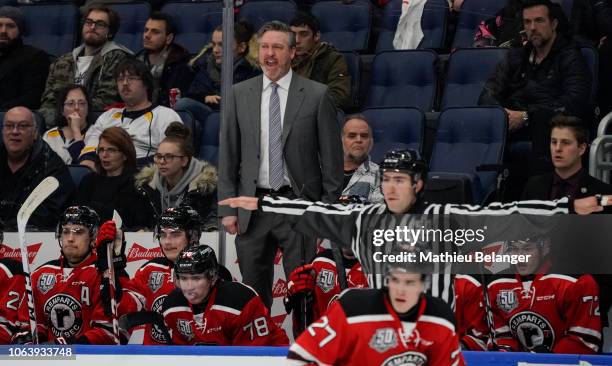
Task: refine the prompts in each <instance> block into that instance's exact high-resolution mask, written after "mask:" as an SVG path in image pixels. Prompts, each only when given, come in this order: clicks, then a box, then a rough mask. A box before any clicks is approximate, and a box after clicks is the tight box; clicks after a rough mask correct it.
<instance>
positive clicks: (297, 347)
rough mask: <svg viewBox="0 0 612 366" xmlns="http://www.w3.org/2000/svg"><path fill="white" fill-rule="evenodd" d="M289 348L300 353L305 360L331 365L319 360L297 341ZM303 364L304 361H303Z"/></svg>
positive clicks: (320, 364) (324, 365) (320, 365)
mask: <svg viewBox="0 0 612 366" xmlns="http://www.w3.org/2000/svg"><path fill="white" fill-rule="evenodd" d="M289 350H290V351H292V352H295V353H297V354H298V355H300V357H302V358H303V360H304V361H314V362H316V363H317V365H319V366H331V365H330V364H327V363H323V362H321V361H319V360H318V359H317V358H316V357H315V356H313V355H311V354H310V352H308V351H306V350H305V349H304V348H303V347H302V346H300V345H299V344H297V343H294V344H293V346H291V348H289ZM302 364H304V363H303V362H302Z"/></svg>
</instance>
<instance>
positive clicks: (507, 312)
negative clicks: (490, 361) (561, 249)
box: [488, 239, 602, 354]
mask: <svg viewBox="0 0 612 366" xmlns="http://www.w3.org/2000/svg"><path fill="white" fill-rule="evenodd" d="M548 244H549V241H548V240H546V239H537V240H529V239H526V240H520V241H511V242H509V244H508V249H507V250H508V252H509V253H511V254H519V253H521V254H525V255H531V257H530V260H529V261H528V262H524V263H521V264H517V265H516V266H515V270H516V271H515V272H516V273H515V274H512V275H509V276H503V277H501V278H498V279H496V280H493V281H492V282H491V283H489V285H488V289H489V298H490V299H491V303H492V304H491V305H492V311H493V319H494V327H495V344H496V345H497V347H498V348H499V349H500V350H506V351H522V352H544V353H550V352H552V353H573V354H594V353H597V352H598V351H599V347H600V344H601V339H602V338H601V331H602V326H601V317H600V314H599V289H598V287H597V284H596V282H595V280H594V279H593V277H592V276H591V275H588V274H587V275H582V276H572V275H561V274H554V273H550V262H549V261H548V258H547V255H548V250H549V248H548Z"/></svg>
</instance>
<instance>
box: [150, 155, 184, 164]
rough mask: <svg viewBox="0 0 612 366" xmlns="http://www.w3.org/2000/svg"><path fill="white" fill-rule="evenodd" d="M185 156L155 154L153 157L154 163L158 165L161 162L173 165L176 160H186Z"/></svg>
mask: <svg viewBox="0 0 612 366" xmlns="http://www.w3.org/2000/svg"><path fill="white" fill-rule="evenodd" d="M184 157H185V155H174V154H165V155H162V154H155V155H153V161H155V162H156V163H159V162H160V161H162V160H163V161H164V162H168V163H171V162H172V161H174V159H176V158H184Z"/></svg>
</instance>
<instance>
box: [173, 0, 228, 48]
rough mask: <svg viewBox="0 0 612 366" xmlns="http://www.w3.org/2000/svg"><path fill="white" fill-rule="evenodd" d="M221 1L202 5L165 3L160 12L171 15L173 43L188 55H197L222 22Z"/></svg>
mask: <svg viewBox="0 0 612 366" xmlns="http://www.w3.org/2000/svg"><path fill="white" fill-rule="evenodd" d="M222 5H223V4H222V2H221V1H210V2H203V3H189V2H182V3H181V2H178V3H167V4H166V5H164V7H163V8H162V11H163V12H165V13H168V14H170V15H172V16H173V17H174V19H175V23H176V37H175V39H174V41H175V42H176V43H177V44H179V45H181V46H183V47H185V48H186V49H187V50H188V51H189V52H190V53H197V52H199V51H200V49H201V48H202V47H204V45H206V44H207V43H209V42H210V40H211V38H212V34H213V31H214V30H215V28H216V27H217V26H219V25H221V22H222V20H223V6H222Z"/></svg>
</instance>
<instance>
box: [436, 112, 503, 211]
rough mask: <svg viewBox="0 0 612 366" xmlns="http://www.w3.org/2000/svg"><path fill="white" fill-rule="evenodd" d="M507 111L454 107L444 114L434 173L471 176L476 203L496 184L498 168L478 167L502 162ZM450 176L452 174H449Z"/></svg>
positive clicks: (484, 197) (492, 189)
mask: <svg viewBox="0 0 612 366" xmlns="http://www.w3.org/2000/svg"><path fill="white" fill-rule="evenodd" d="M506 125H507V122H506V113H505V111H504V110H503V109H502V108H497V107H474V108H450V109H446V110H444V111H443V112H442V113H441V114H440V118H439V120H438V131H437V134H436V140H435V142H434V146H433V152H432V155H431V162H430V164H429V168H430V171H431V172H432V173H430V175H434V174H435V173H436V172H445V173H455V174H457V175H458V177H466V176H467V177H468V178H469V180H470V182H471V186H472V197H473V199H474V202H475V203H481V202H482V201H483V200H484V199H486V198H487V197H488V195H489V194H491V193H493V192H494V191H495V188H496V178H497V173H496V172H490V171H477V168H478V167H479V166H482V165H489V164H491V165H500V164H502V162H503V156H504V145H505V144H506ZM447 176H448V175H447Z"/></svg>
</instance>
